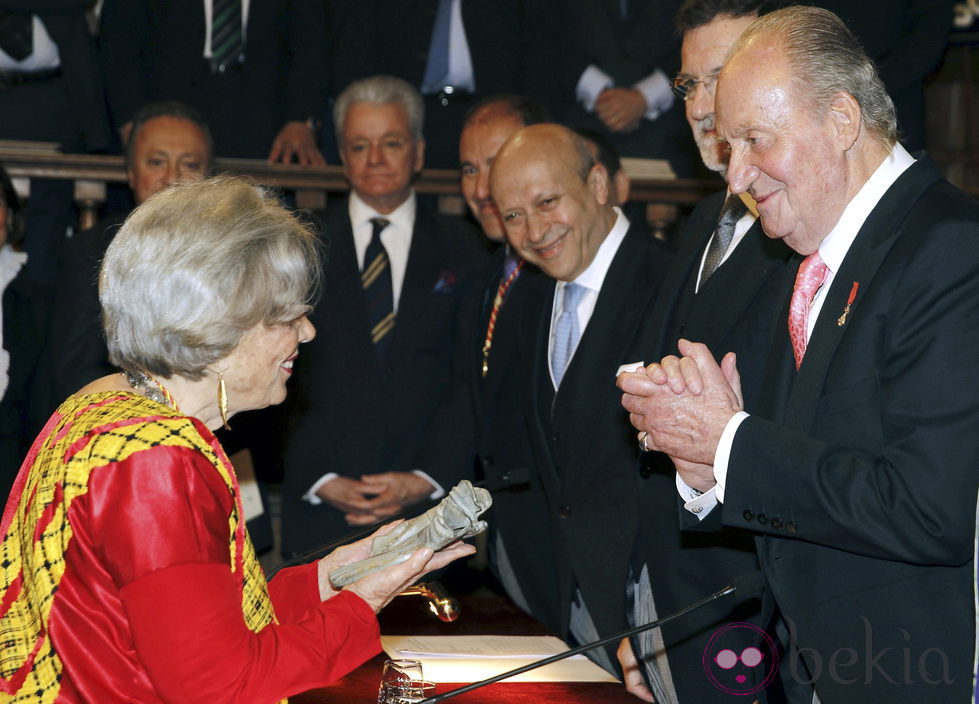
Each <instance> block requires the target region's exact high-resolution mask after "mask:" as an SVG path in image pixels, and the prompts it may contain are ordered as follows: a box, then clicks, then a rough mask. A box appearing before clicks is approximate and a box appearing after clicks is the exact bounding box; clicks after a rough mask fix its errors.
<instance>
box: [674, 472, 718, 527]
mask: <svg viewBox="0 0 979 704" xmlns="http://www.w3.org/2000/svg"><path fill="white" fill-rule="evenodd" d="M676 490H677V492H678V493H679V494H680V498H681V499H683V508H685V509H686V510H688V511H689V512H690V513H692V514H694V515H695V516H696V517H697V519H698V520H701V521H702V520H704V518H706V517H707V514H708V513H710V512H711V511H713V510H714V509H715V508H716V507H717V504H718V501H717V491H716V490H717V487H713V488H711V489H710V490H709V491H704V492H700V491H697V490H696V489H694V488H693V487H692V486H690V485H689V484H687V483H686V482H685V481H683V479H681V478H680V474H679V473H677V475H676Z"/></svg>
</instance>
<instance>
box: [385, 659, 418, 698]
mask: <svg viewBox="0 0 979 704" xmlns="http://www.w3.org/2000/svg"><path fill="white" fill-rule="evenodd" d="M412 681H415V682H422V681H424V680H423V677H422V663H421V660H402V659H396V660H385V661H384V670H383V671H382V672H381V686H380V687H379V688H378V690H377V704H398V702H397V701H396V700H394V699H393V698H392V697H394V696H395V695H398V694H399V693H400V692H401V691H402V690H405V689H407V688H408V684H409V683H410V682H412ZM419 701H420V700H419Z"/></svg>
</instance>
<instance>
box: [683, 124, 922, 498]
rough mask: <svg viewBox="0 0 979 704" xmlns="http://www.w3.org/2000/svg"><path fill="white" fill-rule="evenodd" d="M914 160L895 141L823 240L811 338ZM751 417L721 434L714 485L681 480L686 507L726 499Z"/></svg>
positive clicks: (739, 419) (742, 414)
mask: <svg viewBox="0 0 979 704" xmlns="http://www.w3.org/2000/svg"><path fill="white" fill-rule="evenodd" d="M913 163H914V157H912V156H911V155H910V154H908V152H907V150H906V149H905V148H904V147H902V146H901V145H900V144H895V145H894V148H893V149H892V150H891V153H890V154H888V156H887V158H885V159H884V161H883V162H881V164H880V166H878V167H877V169H876V170H875V171H874V173H873V174H872V175H871V177H870V178H869V179H868V180H867V182H866V183H865V184H863V187H861V189H860V190H859V191H858V192H857V194H856V195H855V196H854V197H853V198H852V199H851V200H850V202H849V203H848V204H847V206H846V208H845V209H844V210H843V214H842V215H841V216H840V219H839V221H838V222H837V223H836V226H835V227H834V228H833V229H832V230H831V231H830V233H829V234H828V235H826V237H825V238H824V239H823V241H822V242H820V244H819V256H820V258H821V259H822V260H823V262H824V263H825V264H826V267H827V269H828V270H829V271H828V272H827V275H826V280H825V281H824V282H823V285H822V286H821V287H820V288H819V290H818V291H817V292H816V296H815V298H813V301H812V305H811V306H810V308H809V324H808V327H807V329H806V341H807V342H808V340H809V338H810V336H811V335H812V331H813V329H814V328H815V326H816V321H817V320H818V319H819V312H820V310H822V307H823V302H824V301H825V300H826V292H827V291H829V289H830V287H831V286H832V284H833V279H834V278H835V277H836V272H838V271H839V270H840V266H842V264H843V259H844V258H845V257H846V253H847V252H848V251H849V249H850V245H852V244H853V240H854V239H856V236H857V233H858V232H859V231H860V228H861V227H863V223H864V222H865V221H866V220H867V218H868V217H869V216H870V213H871V211H873V209H874V208H875V207H877V203H879V202H880V199H881V198H883V197H884V194H885V193H886V192H887V190H888V189H889V188H890V187H891V186H892V185H893V184H894V182H895V181H896V180H897V179H898V177H899V176H900V175H901V174H903V173H904V172H905V170H906V169H907V168H908V167H910V166H911V165H912V164H913ZM785 324H786V325H788V322H787V321H786V322H785ZM747 417H748V413H745V412H744V411H740V412H738V413H736V414H735V415H734V416H733V417H732V418H731V420H729V421H728V423H727V425H726V426H725V427H724V432H723V433H722V434H721V439H720V442H718V445H717V450H716V451H715V453H714V479H715V480H716V482H717V485H716V486H715V487H714V488H712V489H711V490H710V491H707V492H705V493H704V494H702V495H700V496H691V495H692V494H693V493H694V491H693V489H691V488H690V487H687V486H686V485H685V484H683V486H682V487H681V484H682V482H677V488H678V490H679V491H680V496H681V497H683V499H684V500H685V501H686V503H685V504H684V505H685V507H686V508H687V510H689V511H691V512H692V513H695V514H697V515H698V516H699V517H701V518H703V517H704V516H706V515H707V514H708V513H709V512H710V510H711V509H713V508H714V507H715V506H716V505H717V503H724V487H725V486H726V485H727V473H728V463H729V462H730V459H731V449H732V447H733V445H734V437H735V435H736V434H737V431H738V428H739V427H740V426H741V423H743V422H744V420H745V418H747Z"/></svg>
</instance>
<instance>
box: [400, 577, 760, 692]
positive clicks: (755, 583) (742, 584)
mask: <svg viewBox="0 0 979 704" xmlns="http://www.w3.org/2000/svg"><path fill="white" fill-rule="evenodd" d="M764 588H765V578H764V577H763V576H762V574H761V572H758V571H757V570H756V571H754V572H745V573H744V574H741V575H738V576H737V577H735V578H734V579H733V580H731V583H730V584H728V585H727V586H726V587H724V588H723V589H719V590H717V591H716V592H714V593H713V594H711V595H710V596H706V597H704V598H703V599H700V600H699V601H695V602H694V603H692V604H690V605H689V606H686V607H684V608H682V609H680V610H679V611H675V612H673V613H672V614H670V615H669V616H664V617H663V618H659V619H656V620H655V621H651V622H649V623H644V624H642V625H640V626H636V627H634V628H630V629H629V630H627V631H622V632H621V633H617V634H616V635H614V636H607V637H605V638H602V639H601V640H596V641H594V642H592V643H585V644H584V645H579V646H578V647H576V648H571V649H570V650H565V651H564V652H563V653H558V654H557V655H552V656H551V657H549V658H544V659H543V660H537V661H536V662H532V663H530V664H528V665H524V666H522V667H518V668H516V669H515V670H510V671H509V672H504V673H502V674H499V675H496V676H494V677H489V678H487V679H485V680H480V681H479V682H473V683H472V684H468V685H466V686H465V687H459V688H457V689H453V690H450V691H448V692H445V693H443V694H436V695H435V696H434V697H429V698H428V699H423V700H422V701H421V702H419V704H435V703H436V702H440V701H443V700H445V699H448V698H449V697H454V696H456V695H457V694H464V693H465V692H471V691H472V690H474V689H479V688H480V687H484V686H486V685H488V684H494V683H496V682H499V681H500V680H505V679H507V678H510V677H513V676H514V675H522V674H523V673H524V672H530V671H531V670H536V669H537V668H538V667H544V665H550V664H551V663H555V662H557V661H558V660H564V659H565V658H569V657H571V656H572V655H577V654H579V653H583V652H585V651H586V650H591V649H592V648H600V647H602V646H604V645H608V644H610V643H617V642H619V641H620V640H622V639H623V638H631V637H632V636H634V635H637V634H639V633H642V632H643V631H648V630H649V629H651V628H658V627H659V626H662V625H665V624H667V623H669V622H671V621H674V620H676V619H678V618H680V617H681V616H685V615H686V614H688V613H690V612H691V611H696V610H697V609H699V608H700V607H702V606H706V605H707V604H709V603H711V602H712V601H716V600H717V599H722V598H724V597H726V596H729V595H731V594H737V595H738V596H739V597H740V599H742V600H744V599H750V598H751V597H753V596H756V595H757V594H759V593H760V592H761V591H762V590H763V589H764Z"/></svg>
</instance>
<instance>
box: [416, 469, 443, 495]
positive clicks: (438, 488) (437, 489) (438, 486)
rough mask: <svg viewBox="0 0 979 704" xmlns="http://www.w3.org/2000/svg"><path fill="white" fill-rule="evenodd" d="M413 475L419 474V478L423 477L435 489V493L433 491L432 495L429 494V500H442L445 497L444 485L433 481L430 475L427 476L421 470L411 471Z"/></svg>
mask: <svg viewBox="0 0 979 704" xmlns="http://www.w3.org/2000/svg"><path fill="white" fill-rule="evenodd" d="M411 473H412V474H417V475H418V476H419V477H421V478H422V479H424V480H425V481H426V482H428V483H429V484H431V485H432V486H433V487H435V491H433V492H432V493H431V494H429V495H428V498H430V499H441V498H442V497H443V496H445V489H443V488H442V485H441V484H439V483H438V482H437V481H435V480H434V479H432V478H431V477H430V476H428V474H426V473H425V472H423V471H421V470H420V469H413V470H411Z"/></svg>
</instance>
